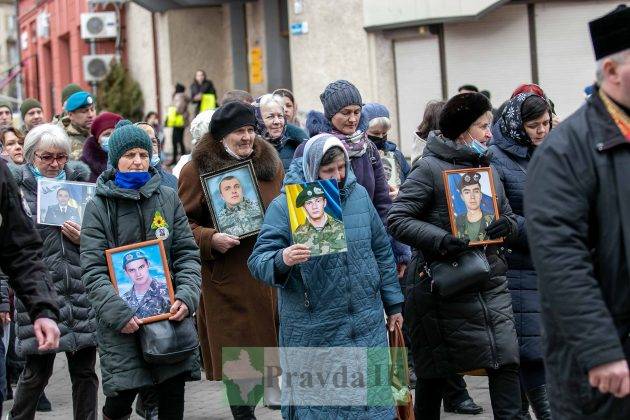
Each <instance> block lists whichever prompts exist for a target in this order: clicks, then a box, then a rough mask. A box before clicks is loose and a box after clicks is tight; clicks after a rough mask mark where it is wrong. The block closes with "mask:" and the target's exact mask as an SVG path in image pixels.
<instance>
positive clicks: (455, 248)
mask: <svg viewBox="0 0 630 420" xmlns="http://www.w3.org/2000/svg"><path fill="white" fill-rule="evenodd" d="M468 242H470V240H468V239H460V238H457V237H455V236H453V235H451V234H448V235H446V236H445V237H444V239H442V242H440V254H442V255H444V256H451V255H457V254H460V253H462V252H464V251H466V249H468Z"/></svg>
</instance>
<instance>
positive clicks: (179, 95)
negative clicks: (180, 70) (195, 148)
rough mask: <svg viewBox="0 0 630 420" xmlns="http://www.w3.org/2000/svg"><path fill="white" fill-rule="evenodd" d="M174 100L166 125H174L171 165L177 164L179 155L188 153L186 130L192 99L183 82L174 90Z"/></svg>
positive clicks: (169, 109)
mask: <svg viewBox="0 0 630 420" xmlns="http://www.w3.org/2000/svg"><path fill="white" fill-rule="evenodd" d="M172 99H173V102H172V104H171V106H170V107H169V108H168V114H167V116H166V126H167V127H172V129H173V132H172V134H171V142H172V145H173V155H172V160H171V162H170V164H169V165H171V166H172V165H175V163H177V160H178V159H179V156H183V155H185V154H186V147H185V146H184V130H185V129H186V126H187V125H188V120H189V115H190V114H189V113H188V103H189V102H190V99H189V98H188V96H187V95H186V88H185V87H184V85H182V84H181V83H177V84H176V85H175V92H173V97H172Z"/></svg>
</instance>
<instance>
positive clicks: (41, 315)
mask: <svg viewBox="0 0 630 420" xmlns="http://www.w3.org/2000/svg"><path fill="white" fill-rule="evenodd" d="M39 318H48V319H52V320H53V321H55V322H59V318H58V317H57V314H55V313H54V312H53V311H51V310H50V309H42V310H41V311H40V312H39V313H37V315H35V318H34V320H35V319H39Z"/></svg>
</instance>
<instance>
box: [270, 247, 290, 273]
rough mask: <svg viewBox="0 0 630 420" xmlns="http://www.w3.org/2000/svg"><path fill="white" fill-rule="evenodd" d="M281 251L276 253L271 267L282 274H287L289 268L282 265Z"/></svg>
mask: <svg viewBox="0 0 630 420" xmlns="http://www.w3.org/2000/svg"><path fill="white" fill-rule="evenodd" d="M282 251H283V250H282V249H281V250H279V251H278V252H276V256H275V257H274V258H273V266H274V268H275V269H276V270H277V271H278V272H279V273H282V274H287V273H288V272H289V270H291V267H289V266H288V265H286V264H285V263H284V259H283V258H282Z"/></svg>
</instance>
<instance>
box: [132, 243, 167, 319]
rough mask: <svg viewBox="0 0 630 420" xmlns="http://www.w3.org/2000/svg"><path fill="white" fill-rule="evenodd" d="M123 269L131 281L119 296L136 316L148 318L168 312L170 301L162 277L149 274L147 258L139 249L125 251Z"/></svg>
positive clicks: (149, 264)
mask: <svg viewBox="0 0 630 420" xmlns="http://www.w3.org/2000/svg"><path fill="white" fill-rule="evenodd" d="M122 261H123V267H122V268H123V270H124V272H125V275H126V276H127V277H128V279H129V280H130V281H131V284H132V286H131V288H130V289H129V290H128V291H126V292H124V293H123V294H122V295H121V297H122V299H123V300H124V301H125V303H127V305H129V306H130V307H131V308H132V309H134V310H135V311H136V312H135V315H136V316H137V317H138V318H141V319H142V318H148V317H150V316H155V315H159V314H164V313H167V312H169V310H170V308H171V301H170V297H169V293H168V288H167V286H166V282H165V281H164V279H162V281H160V280H158V279H156V278H154V277H152V276H151V273H150V266H151V263H150V262H149V258H148V257H147V255H146V254H145V253H144V252H142V251H141V250H133V251H130V252H127V253H126V254H125V255H124V256H123V259H122Z"/></svg>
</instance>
